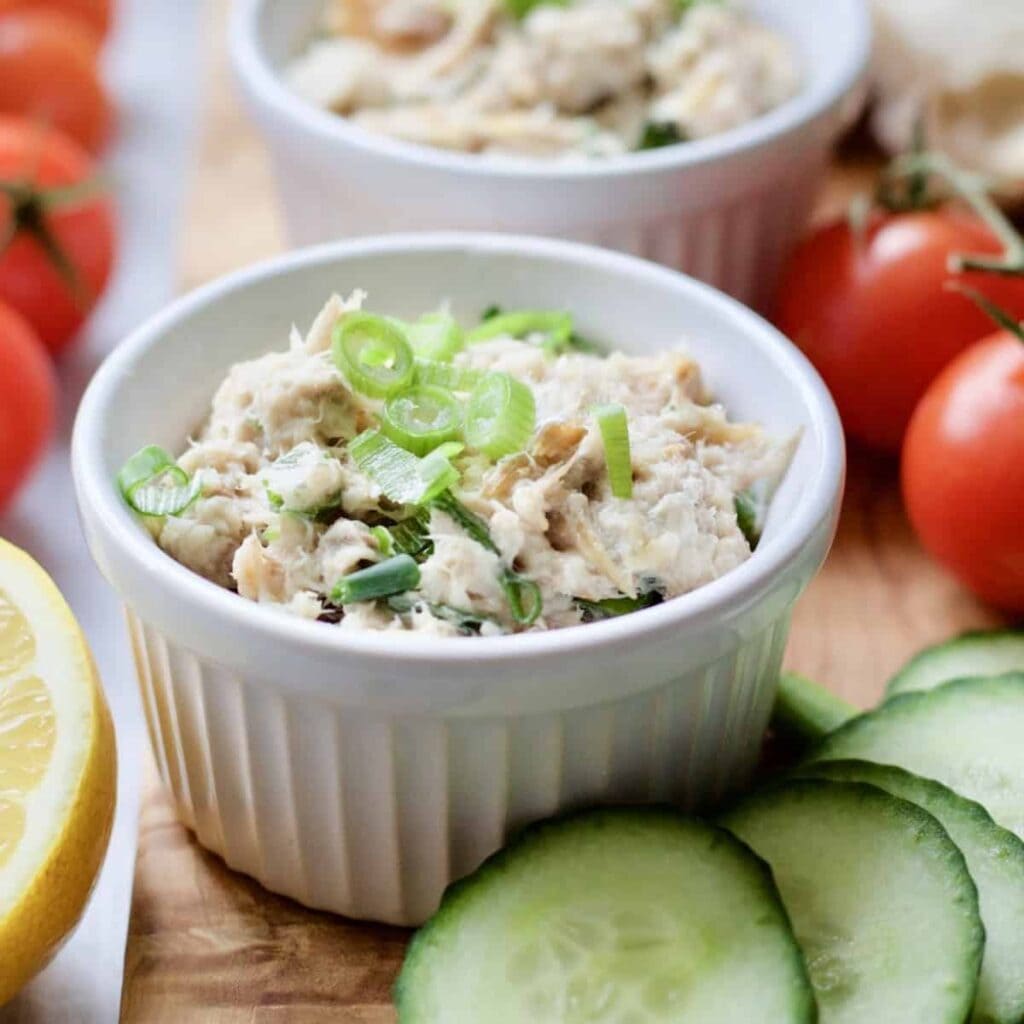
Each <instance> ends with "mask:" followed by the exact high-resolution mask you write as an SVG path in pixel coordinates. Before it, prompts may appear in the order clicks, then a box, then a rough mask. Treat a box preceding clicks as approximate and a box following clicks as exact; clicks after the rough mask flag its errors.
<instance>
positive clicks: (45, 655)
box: [0, 540, 117, 1005]
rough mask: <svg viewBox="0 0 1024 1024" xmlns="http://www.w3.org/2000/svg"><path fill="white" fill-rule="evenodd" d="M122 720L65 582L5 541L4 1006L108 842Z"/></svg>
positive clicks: (1, 766)
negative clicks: (114, 714) (64, 592)
mask: <svg viewBox="0 0 1024 1024" xmlns="http://www.w3.org/2000/svg"><path fill="white" fill-rule="evenodd" d="M116 776H117V759H116V754H115V749H114V729H113V725H112V723H111V720H110V712H109V710H108V709H107V705H106V702H105V700H104V698H103V691H102V689H101V687H100V684H99V679H98V677H97V675H96V668H95V665H94V664H93V660H92V656H91V654H90V653H89V648H88V646H87V645H86V642H85V637H84V636H83V635H82V631H81V629H80V628H79V625H78V623H77V622H76V621H75V617H74V616H73V615H72V613H71V609H70V608H68V606H67V603H66V602H65V601H64V598H63V597H61V594H60V591H58V590H57V588H56V586H55V585H54V583H53V581H52V580H51V579H50V577H49V576H47V575H46V573H45V572H44V571H43V570H42V569H41V568H40V567H39V566H38V565H37V564H36V563H35V562H34V561H33V560H32V559H31V558H29V556H28V555H26V554H25V553H24V552H23V551H19V550H18V549H17V548H16V547H13V546H12V545H11V544H8V543H7V542H6V541H3V540H0V1005H2V1004H3V1003H5V1002H7V1001H8V1000H9V999H10V998H11V997H12V996H13V995H14V994H15V993H16V992H17V991H18V990H19V989H20V988H21V987H22V986H23V985H24V984H25V982H27V981H28V980H29V979H30V978H31V977H32V976H33V975H34V974H35V973H36V972H37V971H38V970H39V969H40V968H41V967H42V966H43V965H44V964H45V963H46V962H47V960H49V959H50V957H51V956H53V954H54V953H55V952H56V950H57V949H58V947H59V946H60V943H61V941H62V940H63V939H64V938H65V937H66V936H67V935H68V933H69V932H70V931H71V929H72V928H74V926H75V924H76V923H77V921H78V919H79V917H80V916H81V914H82V911H83V909H84V908H85V904H86V901H87V900H88V898H89V893H90V892H91V891H92V887H93V884H94V882H95V881H96V876H97V875H98V874H99V870H100V867H101V865H102V863H103V857H104V855H105V853H106V850H107V842H108V840H109V839H110V828H111V824H112V823H113V818H114V799H115V792H116Z"/></svg>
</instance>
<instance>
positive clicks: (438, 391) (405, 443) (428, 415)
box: [380, 385, 462, 455]
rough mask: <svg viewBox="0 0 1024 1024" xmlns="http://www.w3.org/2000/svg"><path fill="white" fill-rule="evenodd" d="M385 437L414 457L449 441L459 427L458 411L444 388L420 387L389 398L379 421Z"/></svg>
mask: <svg viewBox="0 0 1024 1024" xmlns="http://www.w3.org/2000/svg"><path fill="white" fill-rule="evenodd" d="M380 426H381V430H382V431H383V433H384V435H385V436H386V437H389V438H391V440H392V441H394V442H395V444H397V445H401V446H402V447H403V448H405V449H406V451H410V452H412V453H413V454H414V455H426V454H427V453H428V452H431V451H433V450H434V449H435V448H436V447H437V446H438V445H439V444H444V443H445V442H446V441H453V440H455V438H457V437H458V436H459V431H460V429H461V428H462V408H461V406H460V405H459V402H458V400H457V399H456V398H455V396H454V395H453V394H452V393H451V392H450V391H446V390H444V388H439V387H432V386H430V385H420V386H418V387H412V388H408V389H407V390H405V391H400V392H399V393H398V394H397V395H392V396H391V397H390V398H389V399H388V400H387V402H386V403H385V405H384V412H383V414H382V415H381V420H380Z"/></svg>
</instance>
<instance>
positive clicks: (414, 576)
mask: <svg viewBox="0 0 1024 1024" xmlns="http://www.w3.org/2000/svg"><path fill="white" fill-rule="evenodd" d="M419 585H420V567H419V566H418V565H417V564H416V563H415V562H414V561H413V560H412V559H411V558H410V557H409V556H408V555H395V557H394V558H389V559H387V560H386V561H384V562H378V563H377V564H376V565H371V566H369V567H368V568H366V569H360V570H359V571H358V572H354V573H351V574H349V575H348V576H343V577H342V578H341V579H340V580H338V582H337V583H336V584H335V585H334V589H333V590H332V591H331V601H332V602H334V604H354V603H355V602H357V601H376V600H377V599H378V598H381V597H390V596H391V595H392V594H403V593H405V591H407V590H415V589H416V587H418V586H419Z"/></svg>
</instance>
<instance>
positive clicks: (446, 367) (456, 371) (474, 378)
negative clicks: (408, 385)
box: [415, 358, 484, 391]
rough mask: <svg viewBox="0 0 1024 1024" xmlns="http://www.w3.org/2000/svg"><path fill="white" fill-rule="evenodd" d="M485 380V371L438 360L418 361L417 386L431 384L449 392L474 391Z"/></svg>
mask: <svg viewBox="0 0 1024 1024" xmlns="http://www.w3.org/2000/svg"><path fill="white" fill-rule="evenodd" d="M483 378H484V372H483V370H473V369H470V368H469V367H468V366H453V365H452V364H451V363H440V362H438V361H437V360H436V359H419V358H417V360H416V378H415V379H416V383H417V384H429V385H432V386H433V387H439V388H447V389H448V390H449V391H472V390H473V388H475V387H476V386H477V384H479V383H480V381H481V380H483Z"/></svg>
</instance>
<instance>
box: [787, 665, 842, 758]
mask: <svg viewBox="0 0 1024 1024" xmlns="http://www.w3.org/2000/svg"><path fill="white" fill-rule="evenodd" d="M856 715H857V709H856V708H855V707H854V706H853V705H852V704H847V703H846V701H845V700H843V698H842V697H837V696H836V695H835V694H834V693H832V692H831V691H830V690H826V689H825V687H824V686H820V685H819V684H818V683H812V682H811V680H810V679H808V678H807V677H806V676H802V675H800V674H799V673H797V672H783V673H782V674H781V675H780V676H779V689H778V692H777V693H776V695H775V706H774V707H773V708H772V730H773V731H774V732H775V733H777V734H778V735H779V736H780V737H782V738H783V739H784V740H788V741H789V742H790V743H794V744H797V745H799V746H801V747H803V746H807V745H808V744H811V743H817V742H819V741H820V740H821V739H822V737H824V736H827V735H828V734H829V733H830V732H832V730H833V729H838V728H839V726H841V725H842V724H843V723H844V722H848V721H849V720H850V719H851V718H855V717H856Z"/></svg>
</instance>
